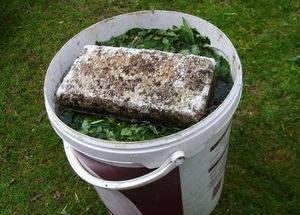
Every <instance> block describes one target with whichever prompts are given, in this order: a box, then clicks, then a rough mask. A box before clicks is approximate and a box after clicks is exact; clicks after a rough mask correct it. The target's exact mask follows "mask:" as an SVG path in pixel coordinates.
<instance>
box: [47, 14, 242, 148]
mask: <svg viewBox="0 0 300 215" xmlns="http://www.w3.org/2000/svg"><path fill="white" fill-rule="evenodd" d="M143 13H146V14H147V13H153V14H154V13H167V14H168V13H169V14H175V15H181V16H185V17H191V18H196V19H199V20H201V21H202V22H206V24H208V25H210V26H211V27H212V28H215V29H217V30H218V31H219V32H220V34H222V36H223V37H224V38H225V39H226V40H228V42H229V44H230V45H231V46H232V48H233V50H234V54H235V55H236V59H235V60H236V61H237V65H238V69H237V71H236V74H235V80H234V83H233V86H232V88H231V90H230V92H229V94H228V95H227V97H226V98H225V100H224V101H223V102H222V103H221V104H220V105H219V106H218V107H217V108H216V109H215V110H214V111H213V112H212V113H210V114H209V115H208V116H206V117H205V118H204V119H202V120H201V121H199V122H198V123H196V124H194V125H192V126H190V127H188V128H186V129H184V130H182V131H179V132H177V133H174V134H171V135H168V136H164V137H160V138H157V139H151V140H145V141H134V142H121V141H108V140H102V139H98V138H94V137H90V136H88V135H84V134H81V133H80V132H78V131H76V130H74V129H72V128H71V127H69V126H67V125H66V124H65V123H63V122H62V121H61V120H60V119H59V117H58V116H57V115H56V113H55V111H54V110H53V109H52V108H51V106H50V105H49V104H50V102H49V99H48V98H47V92H46V82H47V79H48V78H47V77H48V75H49V70H50V68H51V65H52V64H53V62H54V60H56V57H57V56H58V55H59V53H60V52H62V50H63V49H64V48H65V47H66V46H67V44H68V43H69V42H70V41H71V40H72V39H74V38H76V37H77V36H78V35H80V34H82V33H84V32H85V31H87V30H89V29H92V28H93V27H94V26H96V25H98V24H100V23H105V22H108V21H109V20H112V19H115V18H122V16H128V15H138V14H143ZM232 69H235V68H231V70H232ZM241 91H242V66H241V63H240V59H239V56H238V54H237V52H236V50H235V48H234V46H233V44H232V43H231V41H230V40H229V38H228V37H227V36H226V35H225V34H224V33H223V32H222V31H221V30H220V29H218V28H217V27H216V26H214V25H213V24H211V23H209V22H208V21H206V20H203V19H201V18H199V17H196V16H193V15H190V14H186V13H181V12H176V11H165V10H148V11H147V10H146V11H136V12H131V13H125V14H120V15H117V16H113V17H110V18H108V19H105V20H102V21H99V22H97V23H95V24H93V25H91V26H89V27H87V28H85V29H84V30H82V31H80V32H79V33H78V34H76V35H75V36H73V37H72V38H71V39H69V40H68V42H66V43H65V44H64V45H63V46H62V47H61V49H60V50H59V51H58V52H57V53H56V55H55V56H54V57H53V59H52V60H51V63H50V65H49V67H48V69H47V74H46V78H45V82H44V97H45V105H46V110H47V113H48V116H49V119H50V121H51V122H52V123H53V126H55V127H56V128H57V129H59V130H61V131H62V132H63V133H64V134H66V135H68V136H69V137H72V139H75V140H76V141H80V142H81V143H82V144H84V145H88V147H92V148H93V147H95V148H97V149H99V148H106V149H107V150H109V149H111V150H118V149H119V150H134V149H137V150H138V149H147V148H153V147H163V146H165V145H169V144H172V143H175V142H178V141H179V140H180V139H183V138H185V137H187V136H189V135H193V134H194V133H196V132H198V133H199V132H204V131H205V130H207V129H209V128H210V127H211V126H212V125H213V122H214V121H217V120H218V118H220V117H221V116H222V115H223V114H224V112H226V111H225V110H226V109H227V108H228V107H230V106H232V105H233V104H232V103H234V101H235V100H239V99H240V96H241ZM236 106H237V105H236ZM234 109H236V107H234ZM232 114H233V113H232ZM109 151H110V150H109Z"/></svg>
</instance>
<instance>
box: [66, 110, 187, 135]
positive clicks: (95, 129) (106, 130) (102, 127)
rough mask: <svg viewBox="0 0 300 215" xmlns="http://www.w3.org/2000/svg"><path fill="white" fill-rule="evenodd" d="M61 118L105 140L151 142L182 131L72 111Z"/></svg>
mask: <svg viewBox="0 0 300 215" xmlns="http://www.w3.org/2000/svg"><path fill="white" fill-rule="evenodd" d="M61 118H62V120H63V121H64V122H65V123H66V124H67V125H68V126H70V127H72V128H74V129H75V130H77V131H79V132H80V133H83V134H86V135H89V136H92V137H96V138H100V139H104V140H117V141H140V140H149V139H154V138H158V137H162V136H166V135H169V134H173V133H175V132H178V131H180V130H181V129H179V128H175V127H165V126H161V125H154V124H151V123H149V122H139V123H138V122H130V121H124V120H117V119H116V118H114V117H112V116H97V115H88V114H83V113H79V112H77V111H74V110H71V109H67V110H63V111H62V114H61ZM99 118H100V119H99ZM67 122H68V123H67Z"/></svg>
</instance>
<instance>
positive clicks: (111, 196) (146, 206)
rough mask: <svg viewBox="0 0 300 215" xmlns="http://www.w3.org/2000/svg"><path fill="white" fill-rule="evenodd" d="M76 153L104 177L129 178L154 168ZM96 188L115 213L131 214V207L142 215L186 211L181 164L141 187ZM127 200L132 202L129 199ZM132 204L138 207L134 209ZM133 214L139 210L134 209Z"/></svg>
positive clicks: (179, 214)
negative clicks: (131, 165) (103, 159)
mask: <svg viewBox="0 0 300 215" xmlns="http://www.w3.org/2000/svg"><path fill="white" fill-rule="evenodd" d="M77 155H78V158H79V159H80V161H81V162H82V163H84V166H87V167H88V170H90V171H92V172H93V173H95V174H96V175H98V176H101V178H103V179H105V180H112V181H120V180H128V179H132V178H136V177H139V176H142V175H145V174H147V173H149V172H151V171H153V170H151V169H148V168H125V167H117V166H111V165H109V164H105V163H102V162H99V161H96V160H94V159H91V158H89V157H87V156H86V155H83V154H81V153H79V152H77ZM96 190H97V191H98V193H99V195H100V196H101V198H102V199H103V200H104V201H103V202H104V203H105V205H106V207H107V208H108V209H109V210H110V211H112V212H113V211H117V212H116V214H114V215H132V211H139V212H140V213H141V214H143V215H153V214H156V215H165V214H172V215H181V214H183V207H182V198H181V186H180V174H179V168H176V169H174V170H173V171H171V172H170V173H169V174H168V175H166V176H164V177H163V178H161V179H160V180H158V181H155V182H153V183H150V184H148V185H145V186H143V187H140V188H135V189H131V190H125V191H120V192H119V191H111V190H105V191H103V189H100V188H96ZM128 200H130V201H131V202H128ZM116 204H117V205H116ZM130 205H131V206H130ZM133 205H134V206H135V207H136V209H137V210H136V209H134V207H133ZM115 207H117V208H118V210H116V209H115ZM129 208H131V209H129ZM125 211H128V212H125ZM134 214H138V213H137V212H135V213H134Z"/></svg>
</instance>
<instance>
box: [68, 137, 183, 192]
mask: <svg viewBox="0 0 300 215" xmlns="http://www.w3.org/2000/svg"><path fill="white" fill-rule="evenodd" d="M64 148H65V153H66V155H67V158H68V161H69V163H70V165H71V167H72V168H73V170H74V171H75V172H76V173H77V175H78V176H79V177H81V178H82V179H83V180H85V181H86V182H88V183H90V184H92V185H94V186H96V187H101V188H105V189H110V190H128V189H133V188H138V187H141V186H144V185H146V184H149V183H151V182H154V181H156V180H158V179H160V178H162V177H164V176H165V175H167V174H168V173H169V172H171V171H172V170H173V169H174V168H176V167H177V166H179V165H181V164H182V163H183V161H184V159H185V154H184V152H183V151H176V152H174V153H173V154H172V155H171V156H170V157H169V158H168V159H167V160H166V161H165V162H164V163H163V164H162V165H161V166H160V167H159V168H157V169H155V170H154V171H152V172H150V173H148V174H146V175H143V176H139V177H137V178H133V179H129V180H124V181H108V180H104V179H102V178H99V177H95V176H93V175H91V174H90V173H89V172H88V171H87V170H86V169H85V168H84V167H83V166H82V165H81V163H80V161H79V160H78V158H77V156H76V154H75V150H74V149H73V148H72V146H71V145H69V144H68V143H66V142H65V143H64Z"/></svg>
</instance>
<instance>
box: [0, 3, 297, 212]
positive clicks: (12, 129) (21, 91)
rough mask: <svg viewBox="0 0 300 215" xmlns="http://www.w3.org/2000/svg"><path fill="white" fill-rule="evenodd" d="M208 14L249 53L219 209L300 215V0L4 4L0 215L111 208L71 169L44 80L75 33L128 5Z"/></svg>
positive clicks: (244, 55)
mask: <svg viewBox="0 0 300 215" xmlns="http://www.w3.org/2000/svg"><path fill="white" fill-rule="evenodd" d="M145 9H165V10H176V11H182V12H186V13H190V14H193V15H196V16H199V17H202V18H204V19H206V20H208V21H210V22H211V23H213V24H215V25H216V26H217V27H219V28H220V29H221V30H222V31H223V32H224V33H225V34H227V35H228V36H229V38H230V39H231V41H232V42H233V44H234V45H235V47H236V48H237V51H238V53H239V55H240V57H241V61H242V64H243V70H244V89H243V90H244V91H243V97H242V100H241V104H240V106H239V108H238V110H237V113H236V114H235V116H234V120H233V125H232V135H231V143H230V148H229V155H228V163H227V168H226V177H225V187H224V191H223V194H222V196H221V199H220V202H219V204H218V206H217V208H216V209H215V211H214V214H299V213H300V157H299V154H300V145H299V143H300V141H299V128H300V125H299V119H300V117H299V116H300V114H299V106H300V100H299V95H300V89H299V88H300V16H299V14H300V1H296V0H295V1H288V0H277V1H275V0H265V1H264V0H259V1H258V0H247V1H246V0H244V1H241V0H239V1H231V0H222V1H213V0H210V1H209V0H203V1H192V0H186V1H184V0H181V1H180V0H178V1H176V0H174V1H171V0H170V1H166V0H165V1H155V0H143V1H138V0H135V1H130V0H125V1H118V0H115V1H114V0H101V1H99V0H88V1H83V0H77V1H75V0H74V1H72V0H65V1H58V0H56V1H50V0H48V1H47V0H36V1H34V0H28V1H25V0H19V1H17V0H14V1H13V0H11V1H1V4H0V11H1V12H0V39H1V43H0V47H1V48H0V56H1V58H0V124H1V126H0V137H1V139H0V214H15V215H17V214H107V212H106V210H105V208H104V206H103V205H102V203H101V202H100V201H98V198H97V195H96V192H95V191H94V190H93V188H92V187H91V186H89V185H87V184H86V183H84V182H83V181H82V180H81V179H79V178H78V177H77V176H76V175H75V174H74V173H73V171H72V170H71V168H70V167H69V166H68V163H67V160H66V158H65V155H64V152H63V146H62V142H61V140H60V139H59V138H58V137H57V135H56V134H55V133H54V131H53V130H52V128H51V126H50V124H49V122H48V119H47V117H46V115H45V108H44V100H43V81H44V76H45V73H46V70H47V67H48V64H49V63H50V61H51V59H52V57H53V56H54V54H55V53H56V52H57V51H58V50H59V48H60V47H61V46H62V45H63V44H64V43H65V42H66V41H67V40H68V39H69V38H71V37H72V36H73V35H74V34H76V33H78V32H79V31H81V30H82V29H84V28H86V27H88V26H89V25H91V24H93V23H95V22H97V21H100V20H102V19H105V18H108V17H111V16H114V15H117V14H120V13H125V12H129V11H135V10H145Z"/></svg>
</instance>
